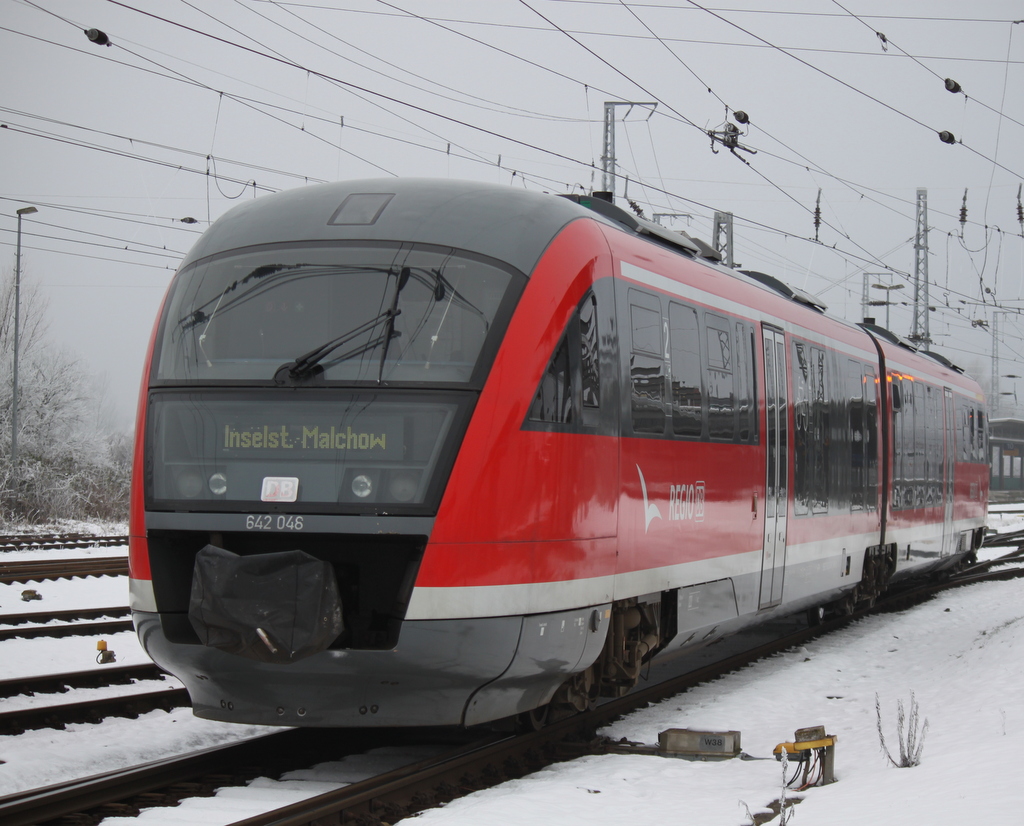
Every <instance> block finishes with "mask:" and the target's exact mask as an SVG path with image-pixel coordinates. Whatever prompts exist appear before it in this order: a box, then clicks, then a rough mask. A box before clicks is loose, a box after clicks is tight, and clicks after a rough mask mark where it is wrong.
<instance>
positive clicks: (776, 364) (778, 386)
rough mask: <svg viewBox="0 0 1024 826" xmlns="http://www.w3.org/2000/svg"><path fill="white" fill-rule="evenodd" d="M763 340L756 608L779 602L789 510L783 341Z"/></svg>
mask: <svg viewBox="0 0 1024 826" xmlns="http://www.w3.org/2000/svg"><path fill="white" fill-rule="evenodd" d="M762 335H763V339H764V399H765V409H766V412H767V423H766V428H765V442H766V449H767V462H766V465H767V469H768V472H767V477H768V478H767V480H766V483H765V497H764V550H763V551H762V552H761V598H760V602H759V603H758V607H759V608H767V607H769V606H772V605H776V604H778V603H779V602H781V601H782V580H783V575H784V573H785V567H786V514H787V513H788V510H789V495H788V494H789V490H788V487H789V465H788V461H787V460H788V444H789V439H788V435H789V434H788V427H789V424H788V419H789V406H788V400H787V390H786V377H787V376H788V375H789V371H788V370H786V340H785V337H784V336H783V334H782V331H781V330H776V329H774V328H771V327H764V328H763V329H762Z"/></svg>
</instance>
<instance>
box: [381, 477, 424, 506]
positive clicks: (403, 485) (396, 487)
mask: <svg viewBox="0 0 1024 826" xmlns="http://www.w3.org/2000/svg"><path fill="white" fill-rule="evenodd" d="M417 487H418V486H417V484H416V477H415V476H413V474H411V473H396V474H394V475H393V476H392V477H391V481H390V482H389V483H388V492H389V493H390V494H391V498H392V499H393V500H395V501H396V502H411V501H412V500H413V499H414V498H415V496H416V488H417Z"/></svg>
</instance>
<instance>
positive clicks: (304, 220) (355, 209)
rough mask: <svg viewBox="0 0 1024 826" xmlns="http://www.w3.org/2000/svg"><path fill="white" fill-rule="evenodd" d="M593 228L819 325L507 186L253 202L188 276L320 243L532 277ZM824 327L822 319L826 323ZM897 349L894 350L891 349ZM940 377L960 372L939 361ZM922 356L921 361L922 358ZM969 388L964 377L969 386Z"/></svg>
mask: <svg viewBox="0 0 1024 826" xmlns="http://www.w3.org/2000/svg"><path fill="white" fill-rule="evenodd" d="M580 218H590V219H592V220H597V221H600V222H602V223H604V224H606V225H609V226H614V227H616V228H618V229H620V230H624V231H626V232H628V233H630V234H633V235H636V236H640V237H642V238H645V239H646V240H648V241H650V242H653V243H655V244H657V245H659V246H661V247H663V248H668V249H671V250H673V251H674V252H676V253H677V254H679V255H681V256H683V257H684V258H688V259H690V260H700V261H701V263H702V264H704V265H707V266H709V267H711V268H712V269H715V270H718V271H720V272H724V273H728V274H729V275H732V276H733V277H735V278H742V279H743V280H745V281H747V282H748V283H751V284H756V285H757V286H759V287H760V288H761V289H766V290H768V291H769V292H772V293H774V294H776V295H779V296H782V297H784V298H786V299H788V300H789V302H792V303H793V304H795V305H801V306H802V307H803V308H804V309H805V310H806V309H810V310H811V311H812V312H813V313H814V314H815V315H819V316H820V314H821V313H822V312H823V311H824V310H825V306H824V304H822V303H821V302H820V301H819V300H818V299H816V298H815V297H814V296H811V295H808V294H806V293H803V292H802V291H800V290H797V289H794V288H792V287H790V286H789V285H785V284H783V283H782V282H781V281H779V280H778V279H776V278H774V277H773V276H770V275H766V274H764V273H760V272H756V271H737V270H731V269H727V268H726V267H725V266H724V265H723V264H721V263H720V256H719V255H718V254H717V253H716V252H715V251H714V250H713V249H712V248H710V247H709V246H708V245H707V244H705V243H703V242H701V241H700V240H699V239H695V238H690V237H689V236H688V235H686V234H685V233H675V232H671V231H670V230H667V229H665V228H663V227H661V226H660V225H658V224H655V223H653V222H651V221H647V220H645V219H643V218H642V217H639V216H634V215H633V214H632V213H630V212H629V211H627V210H625V209H622V208H621V207H617V206H614V205H613V204H611V203H608V202H606V201H604V200H602V199H601V198H600V197H598V196H579V195H568V196H565V195H563V196H560V197H559V196H555V195H552V194H548V193H540V192H530V191H527V190H523V189H516V188H515V187H511V186H506V185H502V184H489V183H481V182H476V181H461V180H449V179H445V178H378V179H363V180H355V181H341V182H337V183H328V184H315V185H311V186H306V187H300V188H297V189H291V190H286V191H284V192H278V193H275V194H273V195H266V196H264V197H261V198H257V199H255V200H253V201H248V202H246V203H244V204H241V205H239V206H237V207H235V208H234V209H232V210H230V211H228V212H227V213H225V214H224V215H223V216H221V217H220V218H218V219H217V220H216V221H214V222H213V224H212V225H211V226H210V227H209V228H208V229H207V230H206V232H204V233H203V235H202V236H201V237H200V239H199V240H198V241H197V242H196V244H195V245H194V246H193V247H192V249H191V250H190V251H189V253H188V254H187V255H186V256H185V259H184V260H183V261H182V266H186V265H188V264H191V263H193V262H195V261H198V260H200V259H203V258H206V257H208V256H211V255H217V254H220V253H224V252H229V251H231V250H236V249H242V248H246V247H253V246H258V245H265V244H280V243H295V242H320V241H346V240H353V241H370V242H374V241H380V242H388V241H390V242H410V243H422V244H430V245H434V246H442V247H445V246H447V247H452V248H455V249H460V250H466V251H468V252H473V253H477V254H479V255H485V256H488V257H490V258H494V259H497V260H500V261H505V262H508V263H509V264H510V265H512V266H513V267H515V268H516V269H518V270H520V271H521V272H523V273H525V274H527V275H528V274H529V273H531V272H532V271H533V269H534V267H535V265H536V263H537V261H538V260H539V259H540V257H541V255H542V254H543V253H544V250H545V249H546V248H547V246H548V244H550V242H551V240H552V239H553V238H554V237H555V236H556V235H558V233H559V232H560V231H561V230H562V229H563V228H564V227H565V226H566V225H567V224H569V223H571V222H572V221H574V220H577V219H580ZM828 318H829V320H830V321H831V322H834V323H837V324H840V325H842V326H845V327H848V328H853V329H856V328H857V326H860V327H861V329H862V332H867V333H868V334H869V335H871V336H872V337H873V338H875V339H876V340H880V341H881V342H882V343H883V349H889V351H890V356H891V355H895V354H896V351H897V350H902V351H903V355H904V356H910V360H911V361H912V362H916V363H917V364H919V365H920V364H921V362H920V361H918V360H917V359H919V358H920V357H921V355H922V354H920V353H917V352H915V349H916V348H913V347H912V346H909V345H907V344H906V343H905V342H903V341H900V340H898V338H899V337H898V336H895V335H894V334H892V333H889V332H888V331H885V330H883V329H882V328H879V327H877V326H875V325H853V324H851V323H849V322H846V321H843V320H842V319H837V318H834V317H828ZM823 320H824V319H823ZM894 345H895V348H896V350H894V349H892V348H893V346H894ZM923 355H925V356H929V357H930V358H929V359H928V361H930V362H931V363H932V370H931V371H929V372H934V369H935V368H938V370H939V371H940V372H941V371H943V368H944V369H945V370H948V371H949V372H950V373H951V374H953V375H957V374H962V373H963V371H962V370H960V368H958V367H956V365H953V364H952V363H951V362H948V361H947V360H946V359H944V358H942V357H940V356H937V355H936V354H933V353H924V354H923ZM915 356H916V358H915ZM962 379H966V377H962Z"/></svg>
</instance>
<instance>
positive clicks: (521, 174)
mask: <svg viewBox="0 0 1024 826" xmlns="http://www.w3.org/2000/svg"><path fill="white" fill-rule="evenodd" d="M586 166H587V167H588V168H589V167H592V164H586ZM824 174H827V173H824ZM519 177H520V178H521V179H522V180H524V181H525V180H526V178H527V175H525V174H523V173H520V175H519ZM661 189H662V190H665V189H666V188H665V187H664V186H662V187H661ZM665 194H666V196H667V197H670V198H674V197H676V195H675V193H671V192H667V191H666V192H665ZM705 206H706V205H705ZM784 234H785V235H788V236H792V237H794V238H800V237H801V236H800V235H799V234H798V233H792V232H787V233H784Z"/></svg>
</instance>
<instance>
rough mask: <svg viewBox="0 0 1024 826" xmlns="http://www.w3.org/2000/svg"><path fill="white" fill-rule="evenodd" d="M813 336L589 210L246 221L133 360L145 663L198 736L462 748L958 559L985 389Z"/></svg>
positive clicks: (217, 233) (881, 340)
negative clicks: (377, 738) (168, 682)
mask: <svg viewBox="0 0 1024 826" xmlns="http://www.w3.org/2000/svg"><path fill="white" fill-rule="evenodd" d="M823 309H824V308H823V307H821V306H820V305H819V304H818V303H817V302H816V301H815V300H814V299H813V298H812V297H811V296H807V295H805V294H802V293H800V292H798V291H793V290H790V289H788V288H786V287H785V286H784V285H782V284H780V283H779V282H777V281H775V280H774V279H772V278H770V277H768V276H765V275H763V274H760V273H745V272H738V271H735V270H730V269H728V268H726V267H723V266H722V265H721V264H720V263H719V262H718V261H717V260H716V256H715V254H714V253H713V251H710V250H709V249H708V248H707V246H706V245H703V244H701V243H700V242H696V241H694V240H693V239H691V238H689V237H688V236H686V235H684V234H680V233H675V232H670V231H668V230H665V229H662V228H661V227H659V226H657V225H656V224H652V223H649V222H647V221H645V220H643V219H641V218H637V217H636V216H634V215H632V214H631V213H628V212H626V211H624V210H621V209H619V208H617V207H615V206H613V205H612V204H610V203H608V202H607V201H606V200H602V199H601V198H599V197H580V196H573V197H558V196H553V195H546V194H538V193H531V192H525V191H522V190H516V189H512V188H506V187H500V186H492V185H484V184H478V183H468V182H454V181H446V180H404V179H397V180H369V181H354V182H348V183H339V184H329V185H323V186H313V187H307V188H303V189H298V190H294V191H290V192H284V193H281V194H277V195H272V196H269V197H266V198H261V199H258V200H255V201H253V202H251V203H247V204H245V205H242V206H239V207H237V208H236V209H234V210H233V211H231V212H229V213H228V214H227V215H225V216H224V217H223V218H221V219H220V220H218V221H216V222H215V223H214V224H213V225H212V226H211V227H210V228H209V229H208V230H207V232H206V233H205V234H204V235H203V236H202V238H201V239H200V240H199V242H198V243H197V244H196V245H195V247H194V248H193V249H192V251H191V252H190V253H189V254H188V256H187V257H186V259H185V260H184V262H183V263H182V265H181V268H180V269H179V271H178V273H177V275H176V276H175V278H174V280H173V282H172V284H171V287H170V289H169V292H168V295H167V297H166V299H165V302H164V306H163V308H162V311H161V313H160V317H159V319H158V321H157V324H156V327H155V330H154V334H153V341H152V344H151V354H150V357H149V358H148V359H147V367H146V371H145V376H144V378H143V385H142V392H141V396H140V403H139V416H138V428H137V437H136V448H135V465H134V476H133V479H134V487H133V491H132V500H131V528H130V534H131V551H130V562H131V601H132V610H133V616H134V619H135V624H136V628H137V630H138V633H139V636H140V639H141V640H142V642H143V644H144V646H145V648H146V650H147V651H148V652H149V654H150V655H151V656H152V658H153V659H154V660H155V661H156V662H157V663H158V664H160V665H161V666H163V667H164V668H166V669H167V670H169V671H171V672H172V673H174V674H176V675H177V676H178V677H179V678H180V679H181V680H182V681H183V682H184V683H185V685H186V686H187V688H188V690H189V693H190V695H191V697H192V701H193V706H194V709H195V713H196V714H198V715H199V716H202V717H210V718H215V719H220V720H230V721H239V722H247V723H269V724H282V725H314V726H371V725H372V726H391V725H401V726H406V725H472V724H476V723H481V722H485V721H490V720H495V719H498V718H504V717H508V716H511V715H515V714H522V713H534V714H537V713H538V712H537V709H543V708H544V707H569V708H577V709H582V708H585V707H587V706H588V705H589V704H591V703H592V702H594V701H595V700H596V698H597V697H599V696H618V695H621V694H623V693H625V692H626V691H628V690H629V689H630V688H631V687H632V686H633V685H634V684H635V682H636V681H637V679H638V677H639V675H640V672H641V669H642V668H643V667H644V665H645V664H646V663H647V662H649V661H650V660H651V659H652V658H667V657H670V656H672V655H673V654H675V653H679V652H683V651H686V650H689V649H690V648H692V647H695V646H698V645H702V644H706V643H708V642H710V641H713V640H715V639H718V638H720V637H722V636H724V635H726V634H730V633H732V632H735V631H736V630H738V629H740V628H743V627H745V626H749V625H752V624H754V623H758V622H762V621H764V620H765V619H767V618H770V617H774V616H779V615H782V614H787V613H793V612H796V611H803V610H808V611H811V612H817V611H818V610H819V609H820V608H823V607H830V608H832V609H835V610H839V611H843V610H849V609H850V608H851V607H852V606H853V605H855V604H857V603H863V602H867V601H871V600H872V599H874V597H875V596H876V595H877V594H878V593H880V592H881V591H882V590H883V589H884V588H885V587H886V586H887V585H888V584H889V583H890V582H892V581H893V580H896V579H899V578H902V577H908V576H913V575H919V574H924V573H928V572H933V571H938V570H942V569H950V568H953V567H955V566H958V565H960V564H962V563H963V562H964V561H966V560H968V559H969V558H970V557H972V555H973V554H974V552H975V550H976V549H977V548H978V546H979V545H980V542H981V538H982V533H983V527H984V523H985V517H986V502H987V493H988V471H987V465H986V462H985V450H986V444H985V439H986V425H985V416H984V412H983V411H984V400H983V398H982V394H981V391H980V388H979V387H978V385H977V383H976V382H974V381H973V380H971V379H970V378H968V377H967V376H965V375H964V374H963V373H962V372H961V371H960V370H958V369H956V368H955V367H954V366H953V365H951V364H949V362H946V361H945V360H943V359H941V358H938V357H936V356H934V355H932V354H929V353H924V352H917V351H915V350H914V348H913V347H911V346H909V345H907V344H906V343H904V342H901V341H900V340H898V339H897V338H896V337H895V336H893V335H892V334H890V333H888V332H886V331H885V330H882V329H880V328H878V327H875V326H874V325H871V324H862V325H852V324H848V323H845V322H843V321H838V320H836V319H832V318H829V317H828V316H826V315H824V313H823Z"/></svg>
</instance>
